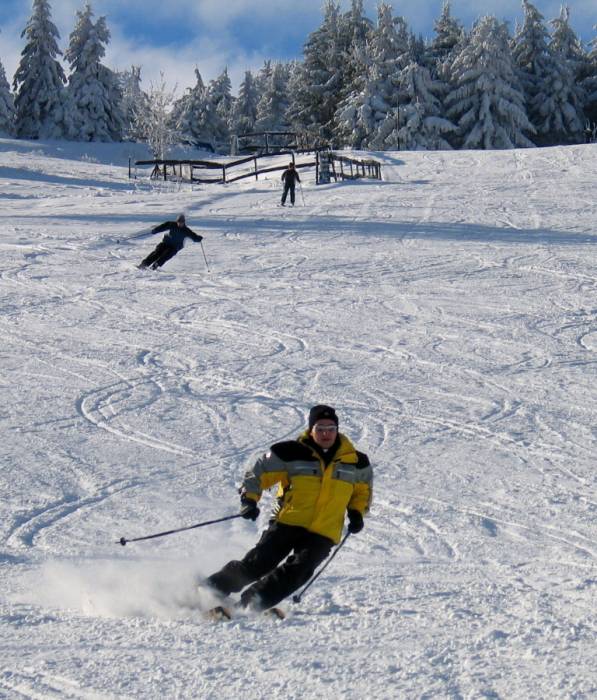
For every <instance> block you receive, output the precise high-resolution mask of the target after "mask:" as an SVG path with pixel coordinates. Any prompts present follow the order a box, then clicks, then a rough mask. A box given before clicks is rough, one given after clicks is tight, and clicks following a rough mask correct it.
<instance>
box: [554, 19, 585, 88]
mask: <svg viewBox="0 0 597 700" xmlns="http://www.w3.org/2000/svg"><path fill="white" fill-rule="evenodd" d="M550 24H551V25H552V27H553V32H552V34H551V41H550V43H549V48H550V49H551V51H552V52H553V53H556V54H558V55H559V56H562V57H563V58H565V59H566V61H567V62H568V63H569V65H570V66H571V67H572V69H573V72H574V76H575V77H576V75H577V73H578V70H579V69H580V67H581V66H582V64H583V63H584V60H585V52H584V49H583V47H582V43H581V42H580V39H579V38H578V36H577V35H576V33H575V31H574V29H572V27H571V26H570V10H569V8H568V7H566V6H562V8H561V10H560V16H559V17H556V18H555V19H552V20H550Z"/></svg>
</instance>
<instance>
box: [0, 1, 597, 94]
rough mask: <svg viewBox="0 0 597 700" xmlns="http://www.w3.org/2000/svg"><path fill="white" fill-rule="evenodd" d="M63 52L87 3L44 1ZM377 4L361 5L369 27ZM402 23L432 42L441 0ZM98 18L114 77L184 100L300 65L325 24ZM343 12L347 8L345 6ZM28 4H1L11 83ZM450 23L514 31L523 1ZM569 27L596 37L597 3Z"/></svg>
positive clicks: (246, 10) (315, 7)
mask: <svg viewBox="0 0 597 700" xmlns="http://www.w3.org/2000/svg"><path fill="white" fill-rule="evenodd" d="M49 1H50V6H51V8H52V18H53V20H54V23H55V24H56V25H57V27H58V29H59V31H60V35H61V39H60V48H61V49H62V50H64V49H65V48H66V45H67V43H68V36H69V34H70V32H71V31H72V29H73V27H74V22H75V13H76V11H77V10H78V9H81V8H82V7H83V4H84V0H49ZM377 4H378V0H365V9H366V13H367V15H368V16H369V17H370V18H371V19H375V17H376V7H377ZM389 4H391V5H392V7H393V9H394V14H395V15H399V14H400V15H402V16H403V17H404V18H405V19H406V21H407V22H408V24H409V26H410V27H411V29H412V30H413V31H415V32H416V33H421V34H423V36H426V37H433V35H434V33H433V22H434V20H435V19H437V17H438V16H439V15H440V13H441V8H442V0H399V1H398V0H397V1H396V2H391V0H389ZM91 5H92V7H93V10H94V12H95V15H96V18H97V17H99V16H101V15H105V16H106V18H107V22H108V26H109V28H110V31H111V33H112V40H111V42H110V45H109V46H108V52H107V57H106V63H107V64H108V65H109V66H110V67H112V68H116V69H123V68H127V67H129V66H130V65H131V64H134V65H141V66H142V77H143V80H144V84H145V86H146V87H147V86H148V85H149V83H150V82H155V81H157V80H159V76H160V72H163V74H164V76H165V79H166V82H167V84H168V86H169V87H170V88H172V87H174V86H175V85H177V86H178V89H177V92H178V94H181V93H182V92H183V91H184V89H185V88H187V87H190V86H191V85H192V84H194V82H195V80H194V69H195V67H197V68H198V69H199V70H200V72H201V75H202V77H203V79H204V81H205V82H208V81H209V80H211V79H212V78H215V77H216V76H217V75H218V74H219V73H220V72H221V71H222V70H223V68H224V67H226V66H228V70H229V73H230V76H231V79H232V82H233V90H234V91H236V88H237V86H238V84H239V82H240V80H241V78H242V76H243V74H244V71H245V70H247V69H252V70H257V69H259V68H260V67H261V65H263V61H264V59H266V58H271V59H274V60H276V59H278V60H289V59H292V58H300V57H301V55H302V46H303V44H304V42H305V39H306V38H307V36H308V35H309V33H310V32H312V31H313V30H315V29H316V28H317V27H318V26H319V25H320V24H321V19H322V6H323V0H299V1H298V2H296V1H294V2H293V0H91ZM341 5H342V8H343V9H348V8H349V7H350V0H342V2H341ZM534 5H535V7H537V9H538V10H539V11H540V12H541V13H542V14H543V15H544V17H545V19H546V20H549V19H552V18H553V17H556V16H558V15H559V12H560V6H561V0H553V1H552V0H536V2H534ZM31 6H32V3H31V1H30V0H0V60H1V61H2V63H3V65H4V68H5V70H6V74H7V77H8V80H9V82H12V76H13V75H14V72H15V69H16V67H17V65H18V61H19V57H20V52H21V50H22V48H23V40H22V39H21V37H20V34H21V32H22V30H23V28H24V26H25V24H26V22H27V20H28V18H29V16H30V14H31ZM450 6H451V9H452V15H453V16H454V17H456V18H457V19H459V20H460V21H461V22H462V23H463V24H464V26H465V27H467V28H469V27H470V26H471V24H472V23H473V22H474V20H475V19H476V18H477V17H480V16H482V15H485V14H492V15H495V16H496V17H498V18H499V19H504V20H508V21H509V22H510V24H511V26H512V28H513V27H514V25H515V22H516V21H517V20H519V21H520V20H521V19H522V16H523V14H522V3H521V0H451V2H450ZM568 6H569V7H570V11H571V20H572V26H573V27H574V29H575V30H576V31H577V33H578V34H579V36H580V37H581V38H582V39H583V40H584V41H589V40H591V39H592V38H594V37H595V35H596V34H597V32H596V31H595V30H594V29H593V27H594V25H595V24H597V0H570V2H568Z"/></svg>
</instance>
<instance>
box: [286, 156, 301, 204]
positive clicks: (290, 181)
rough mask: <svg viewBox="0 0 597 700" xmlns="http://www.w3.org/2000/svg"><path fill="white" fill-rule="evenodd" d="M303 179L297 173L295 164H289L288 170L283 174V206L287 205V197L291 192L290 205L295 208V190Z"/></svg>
mask: <svg viewBox="0 0 597 700" xmlns="http://www.w3.org/2000/svg"><path fill="white" fill-rule="evenodd" d="M300 181H301V178H300V177H299V174H298V173H297V171H296V169H295V167H294V163H289V164H288V167H287V168H286V170H285V171H284V172H283V173H282V182H283V183H284V192H283V193H282V206H284V205H285V204H286V197H287V196H288V193H289V192H290V203H291V204H292V206H294V188H295V185H296V183H297V182H300Z"/></svg>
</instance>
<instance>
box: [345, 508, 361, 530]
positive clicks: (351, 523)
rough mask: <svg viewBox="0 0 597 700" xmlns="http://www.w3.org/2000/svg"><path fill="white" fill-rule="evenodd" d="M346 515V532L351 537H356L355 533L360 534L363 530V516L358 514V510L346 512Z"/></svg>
mask: <svg viewBox="0 0 597 700" xmlns="http://www.w3.org/2000/svg"><path fill="white" fill-rule="evenodd" d="M347 515H348V532H350V534H351V535H356V534H357V532H360V531H361V530H362V529H363V526H364V525H365V523H364V522H363V516H362V515H361V514H360V513H359V511H358V510H349V511H348V512H347Z"/></svg>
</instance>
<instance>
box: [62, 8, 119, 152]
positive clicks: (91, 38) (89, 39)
mask: <svg viewBox="0 0 597 700" xmlns="http://www.w3.org/2000/svg"><path fill="white" fill-rule="evenodd" d="M93 15H94V13H93V9H92V7H91V5H90V3H86V4H85V6H84V8H83V10H79V11H77V22H76V24H75V28H74V30H73V31H72V33H71V35H70V40H69V47H68V49H67V50H66V52H65V54H64V57H65V59H66V60H67V61H68V62H69V64H70V67H71V74H70V77H69V82H68V93H69V97H70V101H71V104H72V105H73V108H74V113H73V120H74V133H73V138H74V140H75V141H104V142H109V141H120V140H122V136H123V132H124V124H125V119H124V113H123V108H122V93H121V91H120V85H119V83H118V78H117V76H116V75H115V74H114V73H113V72H112V71H111V70H110V69H109V68H107V67H106V66H104V65H102V63H101V59H102V58H103V56H104V55H105V53H106V49H105V45H106V44H107V43H108V42H109V40H110V31H109V29H108V26H107V24H106V18H105V17H100V18H99V19H98V20H97V22H95V23H94V22H93Z"/></svg>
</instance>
